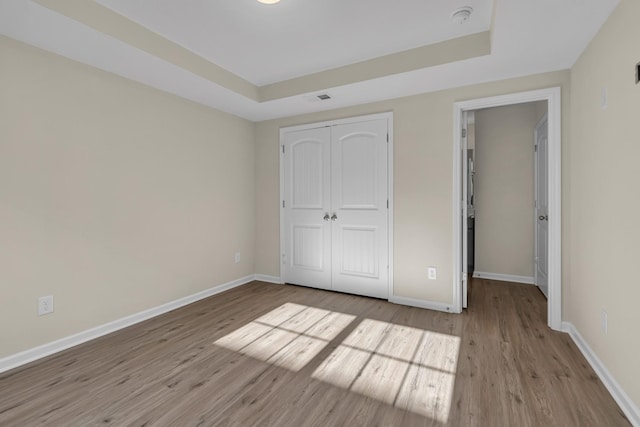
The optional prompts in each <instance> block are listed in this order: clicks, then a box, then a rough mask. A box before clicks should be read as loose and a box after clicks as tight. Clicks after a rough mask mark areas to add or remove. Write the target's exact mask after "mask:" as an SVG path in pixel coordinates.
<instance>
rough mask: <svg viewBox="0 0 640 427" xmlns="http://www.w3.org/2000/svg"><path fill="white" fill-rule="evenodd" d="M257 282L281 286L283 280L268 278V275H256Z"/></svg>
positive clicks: (273, 277) (274, 277)
mask: <svg viewBox="0 0 640 427" xmlns="http://www.w3.org/2000/svg"><path fill="white" fill-rule="evenodd" d="M255 280H258V281H260V282H267V283H275V284H277V285H281V284H282V280H281V279H280V278H279V277H276V276H268V275H266V274H256V275H255Z"/></svg>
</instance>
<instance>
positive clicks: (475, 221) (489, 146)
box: [467, 101, 548, 297]
mask: <svg viewBox="0 0 640 427" xmlns="http://www.w3.org/2000/svg"><path fill="white" fill-rule="evenodd" d="M546 116H547V102H546V101H536V102H527V103H521V104H515V105H506V106H500V107H490V108H484V109H479V110H474V111H469V112H467V234H468V237H467V254H468V255H467V273H468V275H469V276H470V280H472V278H483V279H492V280H501V281H506V282H515V283H525V284H534V285H536V286H538V287H539V288H540V290H541V291H542V293H543V294H544V295H545V297H546V296H547V294H548V293H547V281H546V274H547V273H546V255H544V254H546V246H547V241H548V239H547V238H546V237H547V234H546V233H545V231H546V230H547V228H546V227H545V221H544V218H545V215H546V206H547V202H546V197H544V196H546V192H544V191H539V192H538V191H536V190H537V189H538V188H539V189H540V190H543V189H544V188H546V187H545V181H546V163H545V162H543V161H538V154H541V155H542V156H540V157H541V158H545V157H546V152H547V150H546V146H544V145H545V142H546V139H544V135H546V120H543V119H545V118H546ZM537 135H539V138H536V136H537ZM536 139H540V143H539V144H538V143H537V141H536ZM538 145H540V150H538ZM537 169H541V170H542V172H541V173H537ZM536 177H539V179H536ZM538 182H540V185H537V183H538ZM538 193H540V195H542V196H543V197H538ZM538 200H540V203H538ZM537 211H540V215H539V216H540V217H542V218H543V219H542V220H538V219H537V218H538V215H536V213H537ZM538 253H540V254H542V256H541V257H539V256H538ZM539 261H541V262H539ZM536 272H538V273H539V274H536ZM536 278H537V279H538V280H537V281H536Z"/></svg>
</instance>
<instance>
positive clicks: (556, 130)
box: [452, 87, 562, 331]
mask: <svg viewBox="0 0 640 427" xmlns="http://www.w3.org/2000/svg"><path fill="white" fill-rule="evenodd" d="M535 101H547V114H548V125H549V132H548V133H549V135H548V136H549V164H548V166H549V181H548V182H549V191H548V194H549V252H548V257H549V262H548V266H549V267H548V283H549V295H548V310H547V312H548V319H547V324H548V325H549V327H550V328H552V329H555V330H558V331H559V330H561V329H562V197H561V192H562V186H561V178H562V111H561V91H560V88H559V87H552V88H547V89H540V90H533V91H529V92H520V93H513V94H508V95H501V96H494V97H489V98H480V99H473V100H469V101H461V102H456V103H454V105H453V192H452V194H453V197H452V199H453V200H452V208H453V209H452V215H453V284H452V286H453V307H454V311H455V312H456V313H460V312H462V285H461V283H462V271H463V268H462V261H461V260H462V256H461V254H462V250H463V248H462V234H461V233H462V225H463V223H462V215H461V214H460V213H461V212H462V206H461V201H462V200H463V197H462V193H461V191H462V190H461V188H462V185H461V180H462V177H461V173H462V165H461V161H462V156H460V150H461V147H462V133H461V129H462V115H463V114H464V113H465V112H467V111H474V110H478V109H481V108H489V107H500V106H505V105H514V104H522V103H525V102H535Z"/></svg>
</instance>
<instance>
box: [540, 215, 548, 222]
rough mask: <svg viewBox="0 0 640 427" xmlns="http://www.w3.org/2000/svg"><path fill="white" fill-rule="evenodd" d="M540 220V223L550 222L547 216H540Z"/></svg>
mask: <svg viewBox="0 0 640 427" xmlns="http://www.w3.org/2000/svg"><path fill="white" fill-rule="evenodd" d="M538 219H539V220H540V221H548V220H549V217H548V216H547V215H540V216H539V217H538Z"/></svg>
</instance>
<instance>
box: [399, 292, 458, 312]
mask: <svg viewBox="0 0 640 427" xmlns="http://www.w3.org/2000/svg"><path fill="white" fill-rule="evenodd" d="M389 302H391V303H394V304H400V305H408V306H410V307H418V308H426V309H428V310H436V311H444V312H445V313H455V311H454V310H453V307H452V306H450V305H448V304H443V303H441V302H433V301H424V300H420V299H415V298H406V297H397V296H391V297H389Z"/></svg>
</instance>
